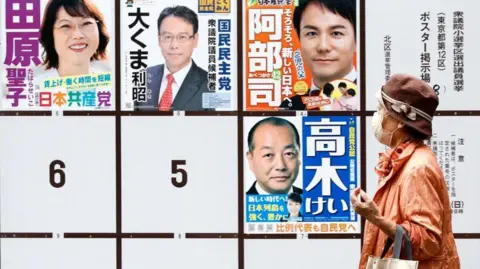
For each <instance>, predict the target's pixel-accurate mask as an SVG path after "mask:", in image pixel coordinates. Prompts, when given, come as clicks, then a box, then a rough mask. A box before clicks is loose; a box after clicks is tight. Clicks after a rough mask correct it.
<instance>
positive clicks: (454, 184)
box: [366, 116, 480, 233]
mask: <svg viewBox="0 0 480 269" xmlns="http://www.w3.org/2000/svg"><path fill="white" fill-rule="evenodd" d="M478 122H480V117H477V116H475V117H470V116H469V117H458V116H457V117H455V116H436V117H434V119H433V125H432V126H433V128H432V132H433V136H432V137H431V139H430V140H426V141H425V144H426V145H428V146H430V148H431V149H432V151H433V152H434V154H435V155H436V157H437V162H438V165H439V166H440V169H441V170H442V172H443V179H444V181H445V185H446V188H447V192H448V194H449V198H450V209H451V211H452V227H453V232H454V233H480V217H479V216H478V209H477V208H478V206H477V205H478V204H479V203H480V198H479V196H478V195H477V194H476V193H475V192H472V190H473V189H477V188H479V187H480V183H479V181H478V176H477V175H476V174H475V173H474V172H472V171H475V169H476V167H477V166H478V163H479V160H478V157H477V154H476V152H477V151H478V149H479V148H480V142H479V140H478V139H477V136H476V133H475V132H472V131H471V129H472V125H474V124H478ZM370 123H371V117H368V118H367V124H370ZM452 126H454V127H453V128H452ZM366 138H367V147H368V149H369V152H368V154H367V192H368V194H369V196H371V197H373V195H374V194H375V191H376V189H377V185H378V176H376V174H375V172H374V167H375V165H376V164H377V163H378V153H380V152H383V151H385V147H384V146H383V145H381V144H380V143H379V142H378V141H377V140H376V138H375V137H374V135H373V131H372V130H371V128H368V129H367V137H366Z"/></svg>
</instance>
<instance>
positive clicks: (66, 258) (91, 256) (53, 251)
mask: <svg viewBox="0 0 480 269" xmlns="http://www.w3.org/2000/svg"><path fill="white" fill-rule="evenodd" d="M1 244H2V253H1V256H2V259H1V264H0V267H1V268H5V269H30V268H42V269H43V268H46V269H47V268H48V269H65V268H68V269H85V268H89V269H115V268H117V267H116V245H115V239H59V240H56V239H32V240H29V239H1Z"/></svg>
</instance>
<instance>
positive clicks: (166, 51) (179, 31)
mask: <svg viewBox="0 0 480 269" xmlns="http://www.w3.org/2000/svg"><path fill="white" fill-rule="evenodd" d="M158 42H159V45H160V48H161V50H162V55H163V57H164V59H165V62H166V64H167V67H168V69H169V70H170V72H172V73H174V72H177V71H178V70H180V69H182V68H183V67H185V66H187V65H188V64H189V62H190V59H191V57H192V54H193V50H194V49H195V48H196V47H197V45H198V33H197V34H194V33H193V25H192V24H190V23H188V22H187V21H186V20H185V19H183V18H179V17H175V16H168V17H166V18H165V19H164V20H163V21H162V24H161V25H160V31H159V37H158Z"/></svg>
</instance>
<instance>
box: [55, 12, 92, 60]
mask: <svg viewBox="0 0 480 269" xmlns="http://www.w3.org/2000/svg"><path fill="white" fill-rule="evenodd" d="M53 27H54V30H53V40H54V45H55V51H56V52H57V54H58V60H59V63H62V62H70V63H72V64H74V65H83V64H85V63H88V62H90V58H91V57H92V56H93V55H94V54H95V52H96V51H97V49H98V45H99V32H98V27H97V22H96V21H95V19H94V18H91V17H86V18H82V17H72V16H70V15H69V14H68V13H67V12H66V11H65V9H64V8H63V7H61V8H60V9H59V10H58V12H57V20H56V21H55V23H54V26H53Z"/></svg>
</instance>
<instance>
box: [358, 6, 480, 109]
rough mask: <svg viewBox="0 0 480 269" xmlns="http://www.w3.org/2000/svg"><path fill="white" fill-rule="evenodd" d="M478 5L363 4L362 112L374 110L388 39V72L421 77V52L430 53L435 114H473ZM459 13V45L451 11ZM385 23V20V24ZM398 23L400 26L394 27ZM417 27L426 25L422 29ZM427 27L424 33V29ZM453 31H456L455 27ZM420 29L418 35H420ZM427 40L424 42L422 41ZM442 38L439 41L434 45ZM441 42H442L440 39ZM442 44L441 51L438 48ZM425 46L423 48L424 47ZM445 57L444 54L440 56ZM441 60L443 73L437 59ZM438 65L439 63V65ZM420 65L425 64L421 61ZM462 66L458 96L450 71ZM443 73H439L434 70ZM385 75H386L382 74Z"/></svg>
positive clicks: (384, 70) (479, 22)
mask: <svg viewBox="0 0 480 269" xmlns="http://www.w3.org/2000/svg"><path fill="white" fill-rule="evenodd" d="M477 8H478V4H477V2H475V1H470V0H458V1H449V0H422V1H417V0H404V1H394V0H369V1H365V10H366V16H365V19H366V26H365V27H366V29H367V31H366V38H365V40H366V54H367V55H368V61H367V62H366V70H368V72H367V74H366V75H367V77H366V81H367V87H366V88H367V92H366V94H367V98H366V100H367V109H368V110H374V109H375V106H376V103H375V98H372V97H373V95H374V93H375V91H377V90H378V89H380V87H381V86H382V85H383V84H384V83H385V73H386V70H387V67H386V64H388V63H387V60H386V57H385V54H386V52H388V51H385V46H388V44H385V42H384V39H385V37H386V36H390V37H391V44H390V73H391V74H394V73H409V74H412V75H414V76H417V77H421V76H422V73H423V72H424V71H425V70H422V67H421V66H422V53H430V63H429V65H430V70H429V72H428V73H429V74H430V84H431V85H432V87H433V86H434V85H435V84H438V85H439V86H440V87H439V93H440V95H439V98H440V106H439V109H440V110H478V109H479V105H478V102H477V100H478V97H479V94H478V91H477V90H476V88H477V80H476V77H475V75H476V73H477V61H476V59H478V58H479V53H478V47H479V45H480V39H479V38H478V29H477V25H479V24H480V17H479V16H477V12H476V10H477ZM457 11H460V12H463V30H462V34H461V36H462V37H463V39H464V41H463V42H462V43H463V44H458V45H457V44H455V43H454V38H455V33H454V12H457ZM426 12H427V13H428V12H429V13H430V16H429V19H427V20H425V21H424V20H421V19H422V14H424V13H426ZM442 13H443V16H444V18H445V24H444V25H441V24H439V23H438V21H439V19H438V17H439V16H442ZM385 18H388V19H385ZM399 22H401V23H399ZM422 23H428V25H424V24H422ZM439 25H440V26H445V32H442V31H441V29H440V31H439ZM425 26H427V27H428V30H427V29H424V27H425ZM455 27H459V26H458V25H457V26H455ZM422 30H423V31H422ZM426 37H428V40H425V41H423V39H424V38H426ZM439 38H440V39H442V40H439ZM443 38H444V40H443ZM442 42H444V43H443V44H444V48H442V47H439V43H442ZM425 47H426V48H425ZM457 47H460V48H462V49H463V50H462V53H463V63H460V62H459V63H455V59H456V58H457V59H458V57H460V56H456V55H455V54H454V49H456V48H457ZM443 54H445V55H443ZM440 57H444V58H445V68H444V67H442V66H441V65H439V60H441V61H443V59H442V58H440ZM441 61H440V62H441ZM424 62H425V61H424ZM455 65H456V66H461V67H463V69H464V70H463V73H462V74H463V81H462V82H463V85H464V88H463V91H460V92H457V91H455V88H454V85H455V72H454V66H455ZM439 69H444V70H439ZM387 73H388V72H387ZM469 79H470V80H469Z"/></svg>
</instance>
